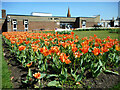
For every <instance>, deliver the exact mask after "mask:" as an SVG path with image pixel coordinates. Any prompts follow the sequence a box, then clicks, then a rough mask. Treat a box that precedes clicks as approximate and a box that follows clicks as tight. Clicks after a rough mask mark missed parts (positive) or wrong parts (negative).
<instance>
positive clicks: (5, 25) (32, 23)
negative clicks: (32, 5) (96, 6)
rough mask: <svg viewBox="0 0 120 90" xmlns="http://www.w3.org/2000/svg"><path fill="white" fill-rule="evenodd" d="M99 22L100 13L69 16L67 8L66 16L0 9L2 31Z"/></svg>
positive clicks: (84, 24) (81, 25)
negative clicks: (87, 15)
mask: <svg viewBox="0 0 120 90" xmlns="http://www.w3.org/2000/svg"><path fill="white" fill-rule="evenodd" d="M98 23H100V15H97V16H93V17H71V14H70V10H69V8H68V13H67V17H59V16H35V15H14V14H7V15H6V11H5V10H2V19H0V24H1V26H2V31H8V32H10V31H32V30H43V29H45V30H54V29H55V28H66V27H69V28H82V27H92V26H94V25H97V24H98Z"/></svg>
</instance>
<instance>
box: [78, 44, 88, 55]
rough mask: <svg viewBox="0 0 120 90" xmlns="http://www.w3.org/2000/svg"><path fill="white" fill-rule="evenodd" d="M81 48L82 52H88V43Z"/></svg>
mask: <svg viewBox="0 0 120 90" xmlns="http://www.w3.org/2000/svg"><path fill="white" fill-rule="evenodd" d="M80 50H81V51H82V53H84V54H85V53H87V52H88V50H89V46H88V45H86V46H84V47H82V48H80Z"/></svg>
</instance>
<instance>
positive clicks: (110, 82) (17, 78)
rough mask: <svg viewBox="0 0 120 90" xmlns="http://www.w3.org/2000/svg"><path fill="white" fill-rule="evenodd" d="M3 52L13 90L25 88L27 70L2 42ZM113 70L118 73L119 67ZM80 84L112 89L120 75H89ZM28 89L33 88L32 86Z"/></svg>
mask: <svg viewBox="0 0 120 90" xmlns="http://www.w3.org/2000/svg"><path fill="white" fill-rule="evenodd" d="M3 52H4V53H3V54H4V58H5V60H6V61H7V64H8V69H9V70H10V71H11V82H12V83H13V88H27V86H28V85H26V84H23V83H22V80H25V78H26V76H27V71H28V70H27V69H25V68H23V67H22V65H21V64H20V63H19V62H17V60H16V58H15V56H14V55H11V54H10V51H9V50H8V47H7V45H6V44H5V43H4V41H3ZM115 70H116V71H118V72H119V73H120V67H119V68H117V69H115ZM12 77H13V79H12ZM82 82H83V83H84V84H85V86H88V85H89V86H90V87H91V88H112V87H113V86H114V85H116V84H118V82H120V75H119V76H118V75H113V74H109V73H101V74H100V75H99V76H98V77H97V78H92V77H91V76H90V74H88V77H87V79H83V80H82ZM44 83H47V82H44ZM29 87H30V88H33V86H32V85H31V86H29Z"/></svg>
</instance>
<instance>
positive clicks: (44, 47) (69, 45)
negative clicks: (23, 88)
mask: <svg viewBox="0 0 120 90" xmlns="http://www.w3.org/2000/svg"><path fill="white" fill-rule="evenodd" d="M2 35H3V39H4V41H5V43H6V44H7V45H8V46H9V49H10V51H11V54H12V53H13V54H15V56H16V57H17V60H18V61H19V62H20V63H21V64H22V66H23V67H24V68H28V75H27V79H26V81H24V82H25V83H32V81H33V80H34V81H38V82H39V87H42V85H41V79H43V78H50V77H55V78H58V79H57V80H54V81H51V82H49V83H48V84H47V86H58V87H63V86H64V84H65V83H66V81H67V83H70V80H72V81H73V84H78V85H79V84H80V82H81V80H82V79H83V78H84V77H86V74H85V72H90V73H91V74H92V76H93V77H97V76H98V75H99V74H100V73H101V72H109V73H113V74H117V75H118V74H119V73H118V72H116V71H114V72H113V71H110V70H109V69H108V68H110V67H112V68H114V67H115V68H116V67H118V66H120V55H119V53H120V44H119V43H120V42H119V41H118V40H117V39H111V38H110V37H109V36H108V37H107V38H105V39H103V40H101V39H100V38H98V37H97V36H96V35H94V36H93V37H92V36H90V37H89V38H87V37H84V38H82V39H81V40H80V39H79V37H78V36H77V35H74V32H71V34H69V35H68V34H57V32H56V33H55V34H52V33H47V34H46V33H42V32H41V33H28V32H4V33H2ZM32 67H35V68H36V71H37V72H32V71H31V68H32ZM36 87H37V86H36Z"/></svg>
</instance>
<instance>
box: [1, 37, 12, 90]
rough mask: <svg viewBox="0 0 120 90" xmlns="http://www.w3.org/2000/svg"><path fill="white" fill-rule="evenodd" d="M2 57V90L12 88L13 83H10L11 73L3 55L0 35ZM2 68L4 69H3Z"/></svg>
mask: <svg viewBox="0 0 120 90" xmlns="http://www.w3.org/2000/svg"><path fill="white" fill-rule="evenodd" d="M0 55H1V56H0V57H1V62H0V63H1V64H2V65H0V68H1V69H2V70H0V71H1V72H0V73H1V74H2V79H1V78H0V80H1V81H2V84H0V85H2V88H12V83H11V81H10V73H11V72H10V71H9V70H8V65H7V62H6V61H5V60H4V56H3V53H2V39H1V35H0ZM1 66H2V67H1Z"/></svg>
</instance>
